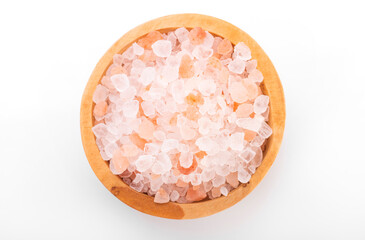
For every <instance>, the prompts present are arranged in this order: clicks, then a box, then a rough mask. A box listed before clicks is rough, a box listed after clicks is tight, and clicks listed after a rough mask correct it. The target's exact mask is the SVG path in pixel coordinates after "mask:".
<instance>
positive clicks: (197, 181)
mask: <svg viewBox="0 0 365 240" xmlns="http://www.w3.org/2000/svg"><path fill="white" fill-rule="evenodd" d="M190 183H191V185H193V186H199V185H200V184H201V183H202V179H201V175H200V174H194V176H193V178H192V179H191V181H190Z"/></svg>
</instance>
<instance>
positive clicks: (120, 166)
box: [110, 149, 129, 174]
mask: <svg viewBox="0 0 365 240" xmlns="http://www.w3.org/2000/svg"><path fill="white" fill-rule="evenodd" d="M110 164H112V165H113V169H114V171H115V172H113V174H122V173H123V172H124V171H125V170H126V169H127V168H128V166H129V162H128V159H127V158H126V157H125V156H123V154H122V151H121V150H120V149H117V151H115V153H114V155H113V157H112V159H111V160H110Z"/></svg>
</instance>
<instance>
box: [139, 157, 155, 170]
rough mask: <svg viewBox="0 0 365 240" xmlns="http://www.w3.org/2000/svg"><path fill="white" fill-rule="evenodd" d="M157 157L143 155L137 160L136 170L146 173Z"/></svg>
mask: <svg viewBox="0 0 365 240" xmlns="http://www.w3.org/2000/svg"><path fill="white" fill-rule="evenodd" d="M155 160H156V157H154V156H152V155H141V156H139V157H138V159H137V160H136V163H135V164H136V168H137V170H138V171H139V172H145V171H147V170H148V169H149V168H151V167H152V164H153V163H154V161H155Z"/></svg>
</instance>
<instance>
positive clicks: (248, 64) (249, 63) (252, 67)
mask: <svg viewBox="0 0 365 240" xmlns="http://www.w3.org/2000/svg"><path fill="white" fill-rule="evenodd" d="M256 67H257V60H255V59H253V60H250V61H247V62H246V71H247V72H248V73H251V72H252V71H254V70H255V69H256Z"/></svg>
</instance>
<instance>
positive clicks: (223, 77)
mask: <svg viewBox="0 0 365 240" xmlns="http://www.w3.org/2000/svg"><path fill="white" fill-rule="evenodd" d="M228 78H229V70H228V69H227V68H226V67H222V69H221V71H220V72H219V82H220V83H226V82H227V81H228Z"/></svg>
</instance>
